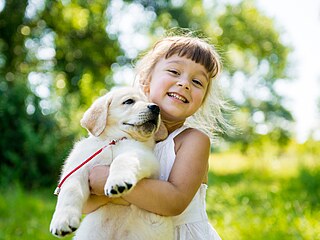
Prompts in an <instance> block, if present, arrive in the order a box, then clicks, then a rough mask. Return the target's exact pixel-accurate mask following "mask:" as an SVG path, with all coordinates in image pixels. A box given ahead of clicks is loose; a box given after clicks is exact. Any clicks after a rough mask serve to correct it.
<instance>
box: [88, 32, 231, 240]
mask: <svg viewBox="0 0 320 240" xmlns="http://www.w3.org/2000/svg"><path fill="white" fill-rule="evenodd" d="M220 71H221V64H220V60H219V56H218V54H217V53H216V51H215V49H214V47H213V46H212V45H210V44H209V43H208V42H206V41H205V40H203V39H200V38H198V37H193V36H171V37H166V38H164V39H162V40H160V41H158V42H157V43H156V44H155V45H154V47H153V48H152V49H151V50H150V51H149V52H148V53H147V54H146V55H145V56H144V57H143V58H142V59H141V60H140V61H139V62H138V65H137V79H139V84H138V85H139V87H141V88H142V90H143V91H144V93H145V94H146V95H147V96H148V97H149V100H151V101H152V102H154V103H156V104H157V105H158V106H159V107H160V109H161V118H162V121H163V123H164V125H165V127H166V129H167V131H168V137H167V138H165V139H164V140H162V141H159V142H158V143H157V144H156V148H155V154H156V156H157V158H158V160H159V162H160V166H161V169H160V179H159V180H155V179H143V180H141V181H140V182H139V183H138V184H137V185H136V186H135V188H134V189H133V190H132V191H131V192H129V193H128V194H126V195H125V196H123V199H124V200H126V201H127V202H129V203H131V204H134V205H136V206H138V207H140V208H142V209H145V210H147V211H150V212H153V213H156V214H160V215H164V216H173V217H172V218H173V222H174V226H175V239H177V240H178V239H180V240H186V239H196V240H201V239H203V240H209V239H214V240H216V239H220V237H219V235H218V234H217V232H216V231H215V230H214V228H213V227H212V226H211V225H210V223H209V221H208V217H207V214H206V204H205V198H206V190H207V180H208V177H207V175H208V159H209V154H210V138H212V137H213V136H214V135H215V134H216V133H218V132H221V131H222V129H221V127H223V126H227V124H226V123H225V121H224V119H223V116H222V109H223V108H224V102H223V101H222V99H221V98H220V95H219V87H218V84H217V79H216V78H217V76H218V74H219V73H220ZM107 176H108V168H107V167H104V166H99V167H96V168H94V169H92V171H91V174H90V178H89V180H90V186H91V188H92V193H94V194H96V195H103V186H104V184H105V182H106V179H107ZM94 199H95V201H93V200H92V201H91V203H90V202H89V204H88V208H87V211H92V210H93V209H95V208H97V207H98V206H100V205H102V204H105V203H107V202H108V199H107V198H106V197H105V196H103V197H95V198H94ZM97 199H98V200H97Z"/></svg>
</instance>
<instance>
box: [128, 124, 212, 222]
mask: <svg viewBox="0 0 320 240" xmlns="http://www.w3.org/2000/svg"><path fill="white" fill-rule="evenodd" d="M175 146H176V147H175V150H176V159H175V163H174V165H173V167H172V171H171V173H170V176H169V179H168V181H160V180H154V179H142V180H141V181H139V182H138V184H137V185H136V187H135V188H134V189H133V190H132V191H131V192H129V193H128V194H126V195H125V196H123V198H124V199H125V200H126V201H128V202H130V203H132V204H134V205H136V206H138V207H140V208H143V209H145V210H147V211H150V212H153V213H157V214H160V215H165V216H175V215H178V214H180V213H182V212H183V211H184V210H185V209H186V207H187V206H188V205H189V203H190V202H191V200H192V198H193V197H194V195H195V194H196V192H197V190H198V188H199V186H200V185H201V183H202V181H203V179H205V178H206V176H207V169H208V159H209V152H210V140H209V138H208V136H207V135H205V134H204V133H202V132H200V131H198V130H196V129H187V130H185V131H184V132H182V133H181V134H179V135H178V136H177V137H176V138H175Z"/></svg>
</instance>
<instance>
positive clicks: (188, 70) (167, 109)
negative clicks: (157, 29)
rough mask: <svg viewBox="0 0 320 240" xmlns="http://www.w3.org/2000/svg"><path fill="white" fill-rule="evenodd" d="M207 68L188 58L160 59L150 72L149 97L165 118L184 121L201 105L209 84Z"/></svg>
mask: <svg viewBox="0 0 320 240" xmlns="http://www.w3.org/2000/svg"><path fill="white" fill-rule="evenodd" d="M209 81H210V78H209V75H208V72H207V71H206V69H205V68H204V67H203V66H202V65H201V64H198V63H196V62H194V61H192V60H190V59H188V58H185V57H179V56H177V55H173V56H172V57H169V58H168V59H165V58H162V59H160V60H159V61H158V62H157V64H156V65H155V67H154V70H153V73H152V75H151V82H150V89H149V99H150V100H151V101H152V102H154V103H156V104H157V105H158V106H159V107H160V109H161V117H162V119H163V120H166V121H173V122H176V121H184V120H185V119H186V118H187V117H189V116H191V115H192V114H194V113H195V112H196V111H197V110H198V109H199V107H200V106H201V104H202V102H203V100H204V97H205V95H206V91H207V88H208V85H209Z"/></svg>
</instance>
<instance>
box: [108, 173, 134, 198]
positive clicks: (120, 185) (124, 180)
mask: <svg viewBox="0 0 320 240" xmlns="http://www.w3.org/2000/svg"><path fill="white" fill-rule="evenodd" d="M137 181H138V180H137V179H136V178H134V177H131V178H130V177H121V176H115V177H114V176H109V178H108V180H107V182H106V185H105V187H104V193H105V195H106V196H108V197H120V196H121V195H124V194H126V193H127V192H128V191H129V190H130V189H132V187H133V186H134V185H135V184H136V183H137Z"/></svg>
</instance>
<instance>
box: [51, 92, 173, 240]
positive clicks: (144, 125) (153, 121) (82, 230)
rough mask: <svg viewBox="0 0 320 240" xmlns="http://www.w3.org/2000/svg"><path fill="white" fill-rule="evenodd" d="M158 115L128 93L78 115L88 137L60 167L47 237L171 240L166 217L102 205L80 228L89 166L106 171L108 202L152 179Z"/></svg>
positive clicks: (136, 95)
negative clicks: (144, 179)
mask: <svg viewBox="0 0 320 240" xmlns="http://www.w3.org/2000/svg"><path fill="white" fill-rule="evenodd" d="M159 113H160V109H159V107H158V106H157V105H155V104H153V103H150V102H148V101H147V99H146V97H145V96H144V95H143V94H142V93H140V92H139V91H137V90H135V89H134V88H130V87H124V88H119V89H116V90H113V91H110V92H109V93H107V94H106V95H105V96H103V97H101V98H99V99H97V100H96V101H95V102H94V103H93V105H92V106H91V107H90V108H89V109H88V110H87V111H86V112H85V113H84V116H83V118H82V120H81V125H82V126H83V127H84V128H86V129H87V130H88V132H89V135H90V136H89V137H88V138H85V139H83V140H81V141H79V142H77V143H76V144H75V146H74V148H73V150H72V151H71V153H70V155H69V157H68V158H67V159H66V162H65V164H64V167H63V170H62V174H61V180H60V184H59V188H60V189H59V190H61V191H60V193H59V195H58V201H57V205H56V209H55V212H54V214H53V217H52V220H51V224H50V231H51V233H52V234H53V235H55V236H58V237H63V236H65V235H67V234H70V233H72V232H74V231H75V230H77V229H78V230H77V231H76V235H75V239H77V240H82V239H83V240H90V239H92V240H100V239H101V240H102V239H104V240H106V239H110V240H117V239H119V240H151V239H152V240H157V239H159V240H160V239H173V226H172V222H171V219H170V218H169V217H163V216H159V215H156V214H153V213H150V212H147V211H144V210H142V209H139V208H137V207H136V206H134V205H127V206H124V205H115V204H111V203H110V204H107V205H105V206H103V207H100V208H99V209H97V210H95V211H94V212H92V213H90V214H88V215H87V216H85V218H84V219H83V220H82V222H81V225H80V221H81V217H82V209H83V206H84V204H85V203H86V201H87V199H88V197H89V195H90V190H89V184H88V174H89V170H90V169H91V168H92V167H93V166H95V165H99V164H105V165H110V173H109V177H108V180H107V182H106V184H105V187H104V192H105V195H107V196H109V197H121V196H122V195H123V194H126V193H127V192H128V191H130V190H132V189H133V188H134V186H135V184H136V183H137V182H138V181H139V180H140V179H142V178H150V177H151V178H152V177H153V178H155V177H157V175H158V171H159V163H158V162H157V160H156V158H155V156H154V153H153V148H154V144H155V141H154V134H155V132H156V131H157V129H158V128H159V124H160V114H159ZM79 226H80V227H79Z"/></svg>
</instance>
